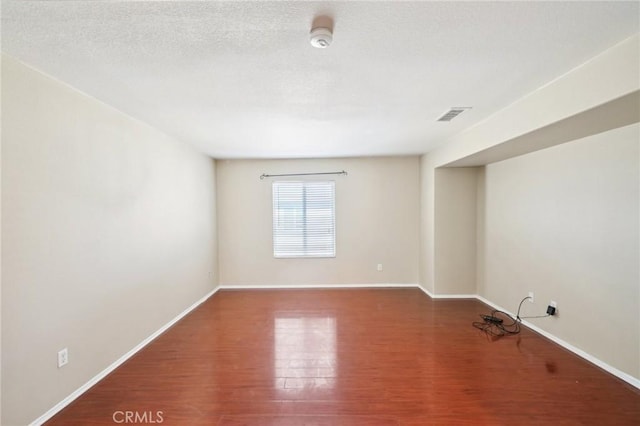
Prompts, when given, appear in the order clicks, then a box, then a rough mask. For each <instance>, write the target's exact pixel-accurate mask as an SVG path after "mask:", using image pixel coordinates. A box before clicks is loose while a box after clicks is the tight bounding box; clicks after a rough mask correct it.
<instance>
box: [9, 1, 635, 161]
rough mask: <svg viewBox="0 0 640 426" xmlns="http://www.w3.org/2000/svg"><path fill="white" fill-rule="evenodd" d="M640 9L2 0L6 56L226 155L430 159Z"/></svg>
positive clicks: (626, 26) (624, 30)
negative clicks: (317, 35) (325, 32)
mask: <svg viewBox="0 0 640 426" xmlns="http://www.w3.org/2000/svg"><path fill="white" fill-rule="evenodd" d="M639 6H640V2H637V1H633V2H544V3H543V2H464V3H463V2H397V1H396V2H303V1H298V2H282V1H278V2H266V1H262V2H246V1H235V2H217V1H206V2H183V1H161V2H150V1H143V2H126V1H125V2H108V1H106V2H96V1H88V2H80V1H3V2H2V51H3V52H5V53H7V54H9V55H11V56H13V57H16V58H18V59H20V60H22V61H23V62H25V63H27V64H30V65H32V66H33V67H35V68H38V69H40V70H42V71H44V72H45V73H47V74H49V75H51V76H54V77H56V78H58V79H60V80H62V81H64V82H66V83H68V84H70V85H72V86H74V87H76V88H78V89H79V90H81V91H83V92H85V93H88V94H90V95H92V96H94V97H95V98H97V99H100V100H102V101H104V102H105V103H107V104H109V105H112V106H113V107H115V108H117V109H119V110H121V111H123V112H125V113H127V114H129V115H131V116H133V117H136V118H138V119H140V120H142V121H144V122H146V123H149V124H150V125H152V126H154V127H156V128H158V129H160V130H162V131H164V132H165V133H167V134H170V135H172V136H174V137H176V138H178V139H180V140H183V141H187V142H190V143H192V144H194V145H195V146H196V147H197V148H198V149H199V150H201V151H203V152H205V153H207V154H209V155H211V156H212V157H216V158H292V157H343V156H368V155H404V154H419V153H424V152H427V151H428V150H430V149H433V148H434V147H435V146H437V145H438V144H440V143H442V142H444V141H445V140H446V139H447V138H448V137H450V136H452V135H453V134H455V133H458V132H460V131H462V130H464V129H466V128H468V127H470V126H472V125H473V124H475V123H477V122H479V121H481V120H483V119H484V118H486V117H488V116H489V115H491V114H492V113H494V112H496V111H498V110H499V109H502V108H504V107H506V106H508V105H509V104H510V103H512V102H514V101H516V100H517V99H519V98H521V97H522V96H524V95H526V94H527V93H530V92H531V91H533V90H535V89H536V88H539V87H540V86H542V85H544V84H545V83H547V82H549V81H550V80H552V79H554V78H556V77H559V76H560V75H562V74H564V73H566V72H568V71H569V70H571V69H572V68H574V67H576V66H578V65H580V64H581V63H583V62H585V61H586V60H588V59H590V58H591V57H593V56H595V55H597V54H598V53H600V52H602V51H604V50H606V49H607V48H609V47H611V46H613V45H615V44H616V43H618V42H620V41H621V40H623V39H625V38H627V37H629V36H631V35H633V34H635V33H637V32H638V31H640V23H639V15H640V8H639ZM317 16H330V17H332V18H333V21H334V42H333V44H332V45H331V46H330V47H329V48H328V49H324V50H322V49H315V48H313V47H311V45H310V44H309V41H308V33H309V30H310V29H311V25H312V21H313V19H314V17H317ZM453 106H472V107H473V109H471V110H469V111H466V112H464V113H463V114H461V115H460V116H459V117H458V118H456V119H455V120H454V121H452V122H451V123H441V122H436V121H435V120H436V119H437V118H438V117H439V116H440V115H441V114H442V113H443V112H445V110H447V109H448V108H449V107H453Z"/></svg>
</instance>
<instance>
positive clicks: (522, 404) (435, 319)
mask: <svg viewBox="0 0 640 426" xmlns="http://www.w3.org/2000/svg"><path fill="white" fill-rule="evenodd" d="M489 310H490V309H489V308H488V307H487V306H486V305H484V304H482V303H480V302H478V301H476V300H432V299H430V298H429V297H427V296H426V295H424V294H423V293H422V292H421V291H419V290H417V289H354V290H350V289H349V290H347V289H340V290H255V291H247V290H242V291H234V290H223V291H219V292H218V293H216V294H215V295H214V296H213V297H212V298H210V299H209V300H208V301H206V302H205V303H204V304H202V305H201V306H200V307H199V308H198V309H196V310H195V311H194V312H192V313H191V314H189V315H188V316H187V317H185V318H184V319H183V320H182V321H180V322H179V323H177V324H176V325H175V326H173V327H172V328H171V329H169V330H168V331H167V332H166V333H164V334H163V335H161V336H160V337H159V338H158V339H156V340H155V341H154V342H152V343H151V344H149V345H148V346H147V347H146V348H145V349H143V350H142V351H140V352H139V353H138V354H137V355H135V356H134V357H133V358H131V359H130V360H129V361H127V362H126V363H125V364H124V365H122V366H121V367H120V368H118V369H117V370H115V371H114V372H113V373H112V374H110V375H109V376H107V377H106V378H105V379H104V380H103V381H101V382H100V383H98V384H97V385H96V386H94V387H93V388H91V389H90V390H89V391H88V392H86V393H85V394H84V395H82V396H81V397H80V398H79V399H77V400H76V401H74V402H73V403H72V404H71V405H69V406H68V407H67V408H65V409H64V410H63V411H61V412H60V413H58V414H57V415H56V416H55V417H54V418H52V419H51V420H50V421H49V422H48V423H47V424H48V425H90V424H109V425H113V424H114V423H122V424H131V423H133V420H137V423H138V424H140V423H142V421H141V420H144V421H146V422H147V423H162V424H163V425H223V426H232V425H233V426H236V425H260V426H263V425H265V426H269V425H273V426H275V425H277V426H290V425H296V426H297V425H309V426H311V425H319V426H325V425H327V426H328V425H331V426H334V425H338V426H342V425H345V426H347V425H348V426H352V425H371V426H388V425H459V424H473V425H513V424H518V425H549V424H554V425H638V424H640V391H639V390H638V389H635V388H633V387H632V386H630V385H628V384H627V383H625V382H623V381H621V380H619V379H617V378H616V377H614V376H612V375H610V374H608V373H606V372H604V371H602V370H600V369H599V368H597V367H595V366H593V365H592V364H590V363H588V362H586V361H584V360H582V359H581V358H579V357H577V356H576V355H574V354H572V353H570V352H568V351H566V350H565V349H563V348H561V347H560V346H558V345H556V344H554V343H552V342H550V341H548V340H546V339H545V338H543V337H541V336H539V335H538V334H536V333H534V332H532V331H530V330H529V329H527V328H526V327H523V330H522V332H521V333H520V334H519V335H517V336H508V337H503V338H501V339H499V340H495V341H492V340H489V339H487V337H486V336H485V335H484V334H483V333H482V332H481V331H479V330H477V329H475V328H473V327H472V326H471V322H472V321H475V320H477V319H478V314H480V313H486V312H488V311H489ZM126 416H130V417H129V418H128V419H129V420H131V421H129V422H127V421H126V420H127V417H126Z"/></svg>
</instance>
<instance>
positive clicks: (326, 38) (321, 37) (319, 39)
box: [309, 27, 333, 49]
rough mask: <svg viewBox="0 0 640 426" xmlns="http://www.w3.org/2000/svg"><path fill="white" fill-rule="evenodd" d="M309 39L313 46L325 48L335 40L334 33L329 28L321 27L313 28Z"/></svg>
mask: <svg viewBox="0 0 640 426" xmlns="http://www.w3.org/2000/svg"><path fill="white" fill-rule="evenodd" d="M309 41H310V42H311V45H312V46H313V47H317V48H318V49H325V48H327V47H329V45H330V44H331V42H332V41H333V34H332V33H331V30H330V29H329V28H324V27H319V28H314V29H312V30H311V33H310V34H309Z"/></svg>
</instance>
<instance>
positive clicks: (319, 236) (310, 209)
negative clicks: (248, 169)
mask: <svg viewBox="0 0 640 426" xmlns="http://www.w3.org/2000/svg"><path fill="white" fill-rule="evenodd" d="M335 246H336V238H335V182H333V181H306V182H297V181H276V182H273V256H274V257H335V255H336V248H335Z"/></svg>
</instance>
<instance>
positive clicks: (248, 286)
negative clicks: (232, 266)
mask: <svg viewBox="0 0 640 426" xmlns="http://www.w3.org/2000/svg"><path fill="white" fill-rule="evenodd" d="M417 287H419V285H418V284H413V283H409V284H262V285H261V284H238V285H235V284H220V286H219V287H218V288H219V289H220V290H280V289H284V290H286V289H290V290H294V289H305V288H306V289H313V288H318V289H327V290H330V289H332V288H417Z"/></svg>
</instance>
